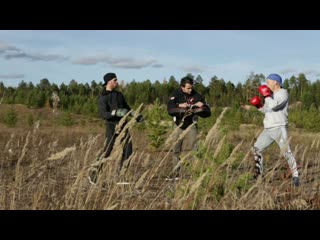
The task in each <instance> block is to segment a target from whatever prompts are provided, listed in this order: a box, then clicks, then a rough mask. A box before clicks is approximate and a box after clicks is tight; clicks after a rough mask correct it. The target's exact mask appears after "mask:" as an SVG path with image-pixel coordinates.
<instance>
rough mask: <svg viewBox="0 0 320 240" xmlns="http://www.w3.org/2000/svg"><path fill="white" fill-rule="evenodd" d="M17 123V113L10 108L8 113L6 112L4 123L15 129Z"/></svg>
mask: <svg viewBox="0 0 320 240" xmlns="http://www.w3.org/2000/svg"><path fill="white" fill-rule="evenodd" d="M17 121H18V118H17V113H16V111H15V110H14V109H13V108H11V109H10V110H9V111H7V112H6V114H5V116H4V123H5V124H6V125H7V126H9V127H15V126H16V124H17Z"/></svg>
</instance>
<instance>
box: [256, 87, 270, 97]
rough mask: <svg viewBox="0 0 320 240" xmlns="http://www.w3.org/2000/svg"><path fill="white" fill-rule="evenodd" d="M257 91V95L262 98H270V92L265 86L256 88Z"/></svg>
mask: <svg viewBox="0 0 320 240" xmlns="http://www.w3.org/2000/svg"><path fill="white" fill-rule="evenodd" d="M258 91H259V93H260V94H261V95H262V96H264V97H265V98H267V97H271V91H270V89H269V88H268V87H267V85H262V86H260V87H258Z"/></svg>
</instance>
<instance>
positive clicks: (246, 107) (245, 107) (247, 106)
mask: <svg viewBox="0 0 320 240" xmlns="http://www.w3.org/2000/svg"><path fill="white" fill-rule="evenodd" d="M240 107H241V108H243V109H245V110H249V109H250V108H252V106H250V105H240Z"/></svg>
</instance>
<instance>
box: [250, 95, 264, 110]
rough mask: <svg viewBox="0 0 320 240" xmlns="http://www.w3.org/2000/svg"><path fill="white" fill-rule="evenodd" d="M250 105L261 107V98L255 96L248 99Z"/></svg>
mask: <svg viewBox="0 0 320 240" xmlns="http://www.w3.org/2000/svg"><path fill="white" fill-rule="evenodd" d="M250 103H251V105H253V106H255V107H256V108H262V107H263V105H262V104H261V99H260V98H259V97H258V96H255V97H253V98H251V99H250Z"/></svg>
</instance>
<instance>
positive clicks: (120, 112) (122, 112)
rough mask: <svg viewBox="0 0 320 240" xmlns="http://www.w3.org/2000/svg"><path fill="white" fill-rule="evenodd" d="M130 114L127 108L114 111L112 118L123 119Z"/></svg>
mask: <svg viewBox="0 0 320 240" xmlns="http://www.w3.org/2000/svg"><path fill="white" fill-rule="evenodd" d="M127 113H128V109H126V108H119V109H117V110H113V111H112V112H111V115H112V116H116V117H123V116H125V115H126V114H127Z"/></svg>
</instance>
